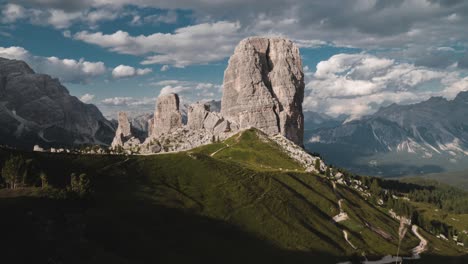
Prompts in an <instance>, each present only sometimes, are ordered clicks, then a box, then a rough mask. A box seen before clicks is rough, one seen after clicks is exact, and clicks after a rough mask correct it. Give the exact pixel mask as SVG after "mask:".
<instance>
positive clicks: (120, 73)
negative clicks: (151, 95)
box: [112, 64, 152, 78]
mask: <svg viewBox="0 0 468 264" xmlns="http://www.w3.org/2000/svg"><path fill="white" fill-rule="evenodd" d="M151 72H152V70H151V69H149V68H144V69H136V68H134V67H131V66H127V65H122V64H121V65H119V66H117V67H115V68H114V69H113V70H112V76H113V77H114V78H128V77H135V76H142V75H146V74H149V73H151Z"/></svg>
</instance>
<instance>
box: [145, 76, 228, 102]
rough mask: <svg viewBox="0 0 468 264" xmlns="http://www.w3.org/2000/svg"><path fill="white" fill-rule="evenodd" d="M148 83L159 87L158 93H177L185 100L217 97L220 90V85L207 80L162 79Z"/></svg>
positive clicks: (219, 95)
mask: <svg viewBox="0 0 468 264" xmlns="http://www.w3.org/2000/svg"><path fill="white" fill-rule="evenodd" d="M150 85H151V86H155V87H158V88H160V89H161V90H160V93H159V94H160V95H163V94H170V93H177V94H178V95H179V96H183V97H184V100H186V101H187V102H192V101H193V102H196V101H201V100H208V99H209V100H211V99H218V98H220V97H221V92H222V89H221V87H222V85H219V84H214V83H207V82H195V81H183V80H162V81H158V82H153V83H150Z"/></svg>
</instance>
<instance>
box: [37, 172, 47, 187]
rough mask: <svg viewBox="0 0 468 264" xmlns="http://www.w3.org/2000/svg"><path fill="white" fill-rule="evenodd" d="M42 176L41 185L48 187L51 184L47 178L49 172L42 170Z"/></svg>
mask: <svg viewBox="0 0 468 264" xmlns="http://www.w3.org/2000/svg"><path fill="white" fill-rule="evenodd" d="M39 178H41V187H42V188H47V187H48V186H49V181H48V179H47V174H45V173H44V172H41V175H40V176H39Z"/></svg>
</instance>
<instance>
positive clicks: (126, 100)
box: [101, 97, 156, 106]
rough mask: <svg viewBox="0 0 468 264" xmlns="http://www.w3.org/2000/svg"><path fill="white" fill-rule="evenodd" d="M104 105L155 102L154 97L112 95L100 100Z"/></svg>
mask: <svg viewBox="0 0 468 264" xmlns="http://www.w3.org/2000/svg"><path fill="white" fill-rule="evenodd" d="M101 103H102V104H104V105H106V106H148V105H154V104H155V103H156V98H149V97H143V98H134V97H112V98H106V99H104V100H102V101H101Z"/></svg>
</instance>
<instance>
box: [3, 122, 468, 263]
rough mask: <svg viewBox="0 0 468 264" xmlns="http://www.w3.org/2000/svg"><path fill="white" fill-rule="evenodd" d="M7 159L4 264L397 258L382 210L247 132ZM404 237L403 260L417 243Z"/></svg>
mask: <svg viewBox="0 0 468 264" xmlns="http://www.w3.org/2000/svg"><path fill="white" fill-rule="evenodd" d="M18 155H21V157H23V159H24V163H25V165H24V168H23V169H22V171H21V177H20V179H19V181H18V187H17V188H16V189H6V188H4V189H0V210H1V211H2V217H0V224H1V226H2V227H4V229H3V232H2V235H1V238H0V239H1V240H2V242H3V243H6V244H7V245H8V250H7V251H5V252H3V253H2V259H5V260H8V262H7V263H32V262H34V263H201V262H206V263H213V262H216V263H241V262H242V263H310V262H316V263H338V262H342V261H347V260H355V261H357V260H363V259H364V257H367V258H369V259H372V258H380V257H382V256H385V255H390V254H392V255H395V254H396V252H397V250H398V244H399V235H398V229H399V226H400V223H399V221H397V220H395V219H394V218H392V217H391V216H390V214H389V213H388V210H387V208H385V207H382V206H378V205H377V204H376V203H374V201H373V200H372V199H370V198H369V197H366V196H365V195H363V193H362V192H360V191H359V190H357V189H356V188H351V187H350V186H348V185H343V184H337V183H336V182H335V180H333V179H331V178H327V177H325V176H324V175H317V174H312V173H306V172H304V169H303V168H302V167H301V166H300V165H299V164H298V163H297V162H295V161H294V160H292V159H290V158H289V157H288V156H287V155H286V154H284V152H282V151H281V147H280V146H278V145H276V144H275V143H273V142H272V141H270V140H269V139H268V138H266V137H264V136H263V135H262V133H259V132H258V131H256V130H254V129H251V130H247V131H244V132H241V133H240V134H238V135H235V136H234V137H232V138H230V139H228V140H226V141H224V142H219V143H214V144H211V145H207V146H204V147H200V148H197V149H194V150H191V151H187V152H179V153H172V154H164V155H152V156H107V155H74V154H52V153H20V152H17V151H15V150H8V149H0V164H2V165H1V166H5V165H4V164H6V161H7V160H9V158H10V157H11V156H18ZM72 174H73V175H74V176H73V177H72V176H71V175H72ZM81 175H85V176H83V179H84V180H87V179H89V181H90V184H89V188H88V187H87V186H88V185H87V184H82V181H81V179H82V178H81ZM44 179H45V181H44ZM44 182H45V183H46V184H44ZM84 183H86V181H84ZM41 186H42V187H41ZM83 186H84V187H83ZM423 205H424V206H426V207H427V208H426V209H427V210H429V209H432V208H435V207H433V206H432V205H431V204H427V203H424V204H423ZM342 213H346V215H347V217H343V218H341V219H340V220H337V221H334V220H333V219H338V218H334V217H337V215H339V214H342ZM465 223H466V222H465ZM458 228H460V230H461V229H462V228H465V229H468V226H467V227H465V226H462V225H461V226H459V227H458ZM410 231H411V230H410ZM410 231H408V233H407V234H406V236H405V238H404V239H403V240H402V243H401V250H400V252H401V254H403V255H405V256H411V255H412V252H411V251H412V249H413V248H415V247H416V246H417V245H418V244H419V243H420V240H419V239H418V238H417V237H416V236H415V235H414V234H413V233H411V232H410ZM345 234H346V238H345ZM421 234H422V235H423V236H424V237H425V238H427V240H429V246H428V248H427V251H426V252H425V253H424V254H423V256H422V259H421V260H420V262H421V263H431V262H432V261H433V262H434V263H440V261H443V260H448V261H452V262H450V263H464V261H466V258H465V257H463V256H464V255H465V256H466V251H465V249H464V248H463V247H459V246H456V245H455V244H454V243H453V242H451V241H445V240H441V239H438V238H436V237H434V236H433V235H431V234H429V233H427V232H425V231H422V232H421ZM3 248H5V247H3ZM408 262H409V261H408ZM411 263H417V260H414V261H412V262H411Z"/></svg>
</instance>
